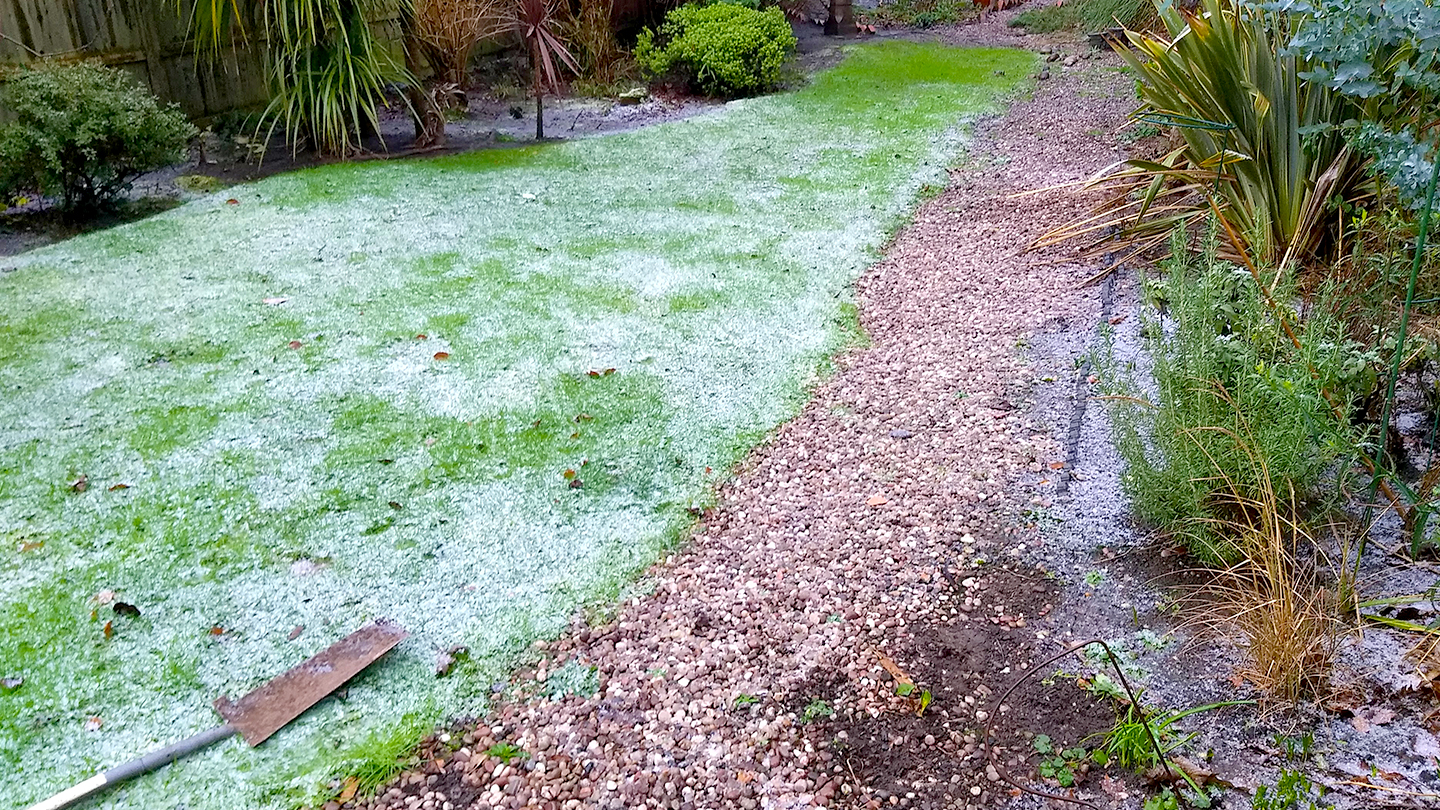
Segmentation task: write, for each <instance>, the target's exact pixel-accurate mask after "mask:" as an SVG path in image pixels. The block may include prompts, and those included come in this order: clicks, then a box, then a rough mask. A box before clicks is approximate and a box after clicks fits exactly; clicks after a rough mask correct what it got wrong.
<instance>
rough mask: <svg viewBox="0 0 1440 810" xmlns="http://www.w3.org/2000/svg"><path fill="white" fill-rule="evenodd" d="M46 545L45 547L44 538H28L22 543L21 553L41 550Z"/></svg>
mask: <svg viewBox="0 0 1440 810" xmlns="http://www.w3.org/2000/svg"><path fill="white" fill-rule="evenodd" d="M44 547H45V541H44V540H27V541H25V542H23V543H21V544H20V553H21V554H24V553H26V552H30V551H39V550H40V549H42V548H44Z"/></svg>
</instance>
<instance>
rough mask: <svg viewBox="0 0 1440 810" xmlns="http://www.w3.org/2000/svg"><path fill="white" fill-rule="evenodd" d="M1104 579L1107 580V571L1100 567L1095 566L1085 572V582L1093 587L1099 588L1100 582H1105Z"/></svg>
mask: <svg viewBox="0 0 1440 810" xmlns="http://www.w3.org/2000/svg"><path fill="white" fill-rule="evenodd" d="M1104 581H1105V572H1104V571H1101V570H1100V569H1098V568H1095V569H1092V570H1090V571H1086V572H1085V584H1086V585H1089V586H1090V587H1092V588H1098V587H1100V583H1102V582H1104Z"/></svg>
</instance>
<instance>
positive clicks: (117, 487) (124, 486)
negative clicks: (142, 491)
mask: <svg viewBox="0 0 1440 810" xmlns="http://www.w3.org/2000/svg"><path fill="white" fill-rule="evenodd" d="M129 488H130V485H129V484H112V485H111V486H110V491H111V492H119V491H120V490H122V489H129Z"/></svg>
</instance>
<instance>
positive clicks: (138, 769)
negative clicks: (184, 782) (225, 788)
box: [29, 723, 235, 810]
mask: <svg viewBox="0 0 1440 810" xmlns="http://www.w3.org/2000/svg"><path fill="white" fill-rule="evenodd" d="M233 736H235V727H234V726H232V725H230V724H229V723H226V724H225V725H223V726H216V727H215V728H212V729H209V730H208V731H202V732H200V733H199V734H196V735H195V736H193V737H188V738H186V739H183V740H181V741H180V742H177V743H174V744H172V745H167V746H165V747H164V748H161V749H160V750H158V751H151V752H150V753H148V754H146V755H145V756H143V757H139V758H137V759H132V760H130V761H129V762H126V763H124V764H121V765H116V766H115V767H113V768H111V769H110V770H108V771H105V772H103V773H97V774H95V775H94V776H92V777H90V778H89V779H86V780H85V781H84V782H81V783H80V784H78V785H75V786H74V787H72V788H69V789H67V790H62V791H60V792H59V793H56V794H55V795H54V796H51V797H50V798H48V799H45V800H44V801H42V802H39V803H37V804H32V805H30V807H29V810H61V808H63V807H69V806H70V805H72V804H74V803H75V802H78V801H80V800H81V799H83V798H85V797H86V796H89V795H91V794H93V793H98V792H100V791H101V790H104V789H105V788H107V787H109V786H110V785H114V784H118V783H120V782H125V781H128V780H130V779H134V778H135V777H137V776H140V775H142V774H147V773H150V772H151V771H153V770H155V769H156V768H159V767H161V766H162V765H168V764H170V763H171V762H174V761H175V760H177V759H179V758H180V757H183V756H185V755H186V754H191V753H194V752H196V751H199V750H200V749H201V748H206V747H208V746H211V745H214V744H215V743H217V742H220V741H221V740H223V739H226V738H228V737H233Z"/></svg>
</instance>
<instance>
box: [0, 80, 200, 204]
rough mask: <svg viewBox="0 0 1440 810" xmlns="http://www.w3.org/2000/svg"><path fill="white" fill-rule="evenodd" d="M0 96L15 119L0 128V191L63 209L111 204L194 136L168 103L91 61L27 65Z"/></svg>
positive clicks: (181, 152) (174, 157)
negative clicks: (45, 199) (55, 202)
mask: <svg viewBox="0 0 1440 810" xmlns="http://www.w3.org/2000/svg"><path fill="white" fill-rule="evenodd" d="M5 96H6V104H7V106H8V107H9V108H10V110H11V111H12V112H13V113H14V114H15V116H16V120H15V122H14V123H11V124H9V125H7V126H5V127H4V128H3V129H0V191H5V192H8V193H13V194H18V193H21V192H37V193H41V194H47V195H56V196H59V197H60V199H61V203H62V205H63V206H64V208H65V209H66V210H68V211H83V210H90V209H94V208H97V207H100V206H103V205H105V204H107V203H110V202H111V201H113V200H114V198H115V197H116V196H117V195H119V194H120V193H121V192H123V191H124V190H125V189H127V188H129V186H130V184H131V183H133V182H134V181H135V178H137V177H139V176H140V175H142V174H144V173H146V172H149V171H154V170H155V169H159V168H163V167H165V166H168V165H170V164H172V163H175V162H177V161H179V160H182V159H183V158H184V157H185V146H186V144H187V143H188V142H189V141H190V139H191V138H193V137H195V135H196V130H195V127H193V126H191V125H190V122H189V121H187V120H186V119H185V116H184V115H183V114H181V112H180V111H179V109H177V108H176V107H175V106H174V105H171V106H169V107H162V106H160V104H158V103H157V102H156V100H155V97H154V96H152V95H151V94H150V93H149V92H148V91H147V90H145V89H144V88H142V87H140V86H139V85H137V84H135V83H134V82H133V81H131V80H130V78H129V77H128V76H126V75H125V74H124V73H123V72H121V71H119V70H115V69H113V68H106V67H102V66H100V65H96V64H75V65H47V66H44V67H41V68H37V69H33V70H27V71H25V72H22V73H20V74H19V75H18V76H16V77H15V78H14V79H12V80H11V81H10V83H9V85H8V86H7V88H6V93H5Z"/></svg>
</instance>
